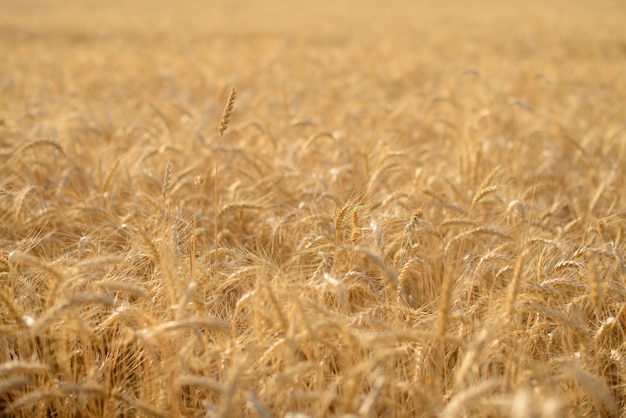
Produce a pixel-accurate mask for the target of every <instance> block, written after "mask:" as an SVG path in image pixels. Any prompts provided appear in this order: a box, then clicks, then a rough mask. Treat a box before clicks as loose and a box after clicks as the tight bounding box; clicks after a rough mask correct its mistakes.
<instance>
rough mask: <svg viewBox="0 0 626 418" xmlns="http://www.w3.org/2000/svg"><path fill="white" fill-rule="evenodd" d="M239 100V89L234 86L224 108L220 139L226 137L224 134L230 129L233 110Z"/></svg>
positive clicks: (219, 130)
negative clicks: (237, 99) (236, 100)
mask: <svg viewBox="0 0 626 418" xmlns="http://www.w3.org/2000/svg"><path fill="white" fill-rule="evenodd" d="M236 98H237V89H236V88H235V86H232V87H231V89H230V93H229V94H228V100H227V102H226V107H225V108H224V113H222V119H221V120H220V127H219V129H218V132H219V134H220V138H221V137H222V136H224V132H226V130H227V129H228V125H229V124H230V117H231V116H232V114H233V108H234V107H235V99H236Z"/></svg>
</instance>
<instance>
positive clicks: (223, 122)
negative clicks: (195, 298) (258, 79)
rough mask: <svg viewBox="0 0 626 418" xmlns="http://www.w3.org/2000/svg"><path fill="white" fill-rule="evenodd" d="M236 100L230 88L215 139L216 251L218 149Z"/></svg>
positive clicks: (217, 229) (214, 204) (214, 215)
mask: <svg viewBox="0 0 626 418" xmlns="http://www.w3.org/2000/svg"><path fill="white" fill-rule="evenodd" d="M236 98H237V89H236V88H235V86H232V87H231V89H230V93H229V94H228V100H227V101H226V107H225V108H224V113H222V119H221V120H220V126H219V128H218V130H217V131H218V133H219V136H218V139H217V154H216V157H215V177H214V184H213V188H214V190H213V192H214V196H213V199H214V200H213V222H214V223H215V228H214V229H215V237H214V238H215V248H216V249H217V247H218V243H217V238H218V237H217V235H218V233H219V225H218V220H217V217H218V211H217V208H218V202H217V197H218V193H217V188H218V185H219V184H218V177H217V172H218V170H219V165H220V149H221V146H222V137H223V136H224V132H226V130H227V129H228V125H229V124H230V117H231V116H232V114H233V108H234V107H235V99H236ZM215 266H216V267H217V251H216V252H215Z"/></svg>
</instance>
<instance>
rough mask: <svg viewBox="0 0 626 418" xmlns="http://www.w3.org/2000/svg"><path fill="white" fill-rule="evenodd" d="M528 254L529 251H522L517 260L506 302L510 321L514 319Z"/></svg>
mask: <svg viewBox="0 0 626 418" xmlns="http://www.w3.org/2000/svg"><path fill="white" fill-rule="evenodd" d="M528 254H529V251H528V250H527V249H526V250H524V251H522V253H521V254H520V255H519V257H518V258H517V263H515V270H514V271H513V280H512V281H511V283H510V284H509V289H508V292H507V295H506V301H505V310H506V313H507V317H508V318H509V319H511V318H513V314H514V313H515V299H516V298H517V294H518V293H519V290H520V287H521V283H522V276H523V270H524V264H525V263H526V258H527V257H528Z"/></svg>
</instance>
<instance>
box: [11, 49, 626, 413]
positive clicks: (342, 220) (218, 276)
mask: <svg viewBox="0 0 626 418" xmlns="http://www.w3.org/2000/svg"><path fill="white" fill-rule="evenodd" d="M35 40H36V39H35ZM245 41H246V42H248V40H247V39H246V40H245ZM250 42H252V41H250ZM233 43H234V42H233ZM229 45H230V44H229ZM255 45H256V44H255ZM88 46H89V45H88ZM213 46H215V45H213ZM218 46H219V45H218ZM258 46H260V47H263V48H266V49H265V50H264V51H265V52H267V55H271V54H272V53H274V54H275V51H276V50H278V49H279V47H281V46H284V44H283V43H279V44H278V46H277V45H275V44H272V43H271V42H266V43H260V44H259V45H258ZM296 46H298V45H296ZM323 46H324V48H325V50H324V51H323V52H324V53H323V54H320V56H321V57H322V58H319V59H325V57H327V56H331V57H332V58H333V60H334V61H333V62H332V63H333V64H334V66H330V65H326V64H328V63H327V62H323V63H322V64H324V65H326V67H327V68H329V69H332V70H333V71H336V72H337V73H339V74H348V73H350V74H352V75H353V76H354V78H350V77H328V79H327V80H325V82H324V84H322V85H313V84H312V86H313V87H311V86H309V87H306V86H304V87H303V85H302V84H304V82H298V81H293V82H292V83H287V82H286V83H285V84H284V85H283V86H282V87H280V88H277V87H276V88H269V87H268V86H277V85H279V84H280V83H279V82H277V81H276V80H274V79H271V78H269V79H268V78H264V77H269V76H268V75H266V74H265V73H263V72H262V71H260V70H259V66H258V65H257V66H256V67H255V66H254V65H255V64H254V62H252V61H251V62H243V63H241V62H235V64H237V65H234V64H233V67H237V68H239V69H241V72H242V75H241V78H242V82H241V85H242V86H241V87H240V89H239V97H238V98H237V101H236V102H235V99H234V95H232V103H231V100H229V99H228V90H227V87H225V88H224V91H222V92H218V93H216V94H215V95H216V96H217V97H219V100H216V102H218V103H219V106H217V105H216V106H215V109H213V108H211V106H205V105H204V103H200V102H198V101H197V99H196V98H195V97H194V96H193V95H192V94H191V93H190V94H188V95H187V96H185V95H182V94H181V96H174V97H173V98H170V97H166V98H160V100H161V101H158V100H155V101H151V100H150V98H151V94H155V93H154V91H161V90H162V89H164V88H167V87H168V86H169V85H170V84H168V83H172V85H175V86H176V87H177V88H178V86H179V85H182V86H183V89H184V90H185V89H186V91H187V90H188V91H194V92H195V91H200V92H201V94H205V95H207V96H208V95H209V94H210V91H209V89H210V87H204V90H202V89H201V88H200V87H199V86H200V85H202V82H204V81H205V79H204V78H202V77H200V76H198V75H197V74H195V73H193V72H189V73H184V68H182V67H185V68H186V67H189V68H191V67H192V66H186V65H184V64H186V63H189V62H193V60H194V59H195V58H196V56H197V55H201V54H202V52H201V50H202V49H206V48H204V46H202V48H197V50H192V51H191V52H190V53H189V56H188V57H183V59H181V62H182V63H183V64H181V68H175V69H176V71H174V73H175V74H184V75H185V76H188V77H187V78H186V79H187V80H192V81H188V83H189V84H188V85H185V84H184V83H182V82H180V81H179V80H178V79H176V77H175V76H172V77H171V78H167V77H164V76H162V75H161V74H153V73H151V72H150V71H149V68H144V69H145V74H142V75H145V80H146V81H145V83H146V84H147V85H148V86H149V87H150V88H148V89H147V90H149V93H150V94H148V93H146V92H143V91H142V90H140V89H139V88H137V90H138V91H139V93H142V92H143V97H141V98H139V99H133V97H130V95H126V96H124V95H122V93H120V92H125V91H128V90H131V91H135V90H132V88H133V84H132V83H131V82H129V83H128V85H122V87H119V85H118V84H116V83H118V82H119V83H120V84H123V82H124V80H122V81H119V80H118V79H117V78H116V77H124V75H125V74H127V73H128V74H127V75H126V76H127V77H128V78H129V79H134V78H135V77H134V76H135V75H136V73H137V72H140V70H137V69H136V68H140V69H141V68H142V67H140V66H139V65H140V64H137V62H135V61H129V63H128V64H127V66H126V67H124V69H125V70H124V71H121V72H120V73H119V74H115V75H111V74H108V73H103V74H101V75H99V76H98V77H102V79H104V80H106V81H107V83H105V82H102V81H99V78H98V77H96V76H93V77H94V80H95V81H94V82H93V83H92V84H89V83H87V84H86V85H80V84H79V87H81V88H76V90H81V91H82V88H83V87H84V90H85V91H88V92H89V88H91V89H92V90H91V91H90V92H89V93H88V94H92V95H94V96H95V97H97V98H99V99H101V100H103V101H104V99H102V98H103V97H104V98H106V99H108V100H111V101H112V102H113V103H115V104H117V105H119V106H120V107H121V106H124V105H125V103H127V104H126V106H127V107H125V108H123V109H122V110H123V112H122V111H118V112H117V113H116V111H115V110H113V111H112V113H111V114H110V115H107V114H106V112H104V111H103V110H102V109H100V107H99V106H100V104H99V103H98V102H97V100H95V99H93V98H92V97H90V96H88V95H87V97H82V98H81V97H79V98H78V99H76V100H77V101H78V104H77V105H76V108H75V109H74V108H71V106H73V102H72V100H74V99H72V98H69V99H68V100H67V102H68V103H69V105H66V104H65V103H64V102H63V100H60V99H57V100H58V103H57V102H53V103H52V104H51V105H48V106H46V100H48V99H49V100H51V101H54V98H56V97H57V96H61V97H62V98H65V97H66V96H64V94H66V93H64V92H63V88H62V86H63V83H68V85H69V87H73V85H72V84H71V83H70V82H69V81H67V80H65V79H64V78H62V77H60V74H57V77H59V78H55V77H54V76H51V79H50V80H45V81H42V80H40V79H41V78H42V77H41V76H39V78H40V79H36V80H35V81H30V82H31V83H32V84H36V85H37V86H38V87H37V88H34V87H32V88H33V89H34V90H36V92H40V94H41V95H42V97H43V99H41V100H40V102H39V103H38V102H37V101H36V100H34V99H28V100H27V103H26V105H25V106H23V103H22V101H21V99H20V98H21V95H22V93H24V91H26V92H27V90H28V89H27V88H28V87H29V86H30V85H29V84H28V83H25V84H26V86H25V87H24V91H22V90H20V89H19V88H17V87H16V88H15V90H11V85H10V84H11V83H7V84H6V85H3V88H5V91H6V95H4V96H3V97H10V98H12V101H11V103H6V109H8V110H7V111H4V112H3V113H2V118H3V122H2V124H0V129H1V135H2V137H1V144H0V147H1V148H0V170H1V172H0V181H1V184H0V228H1V230H0V247H1V253H0V411H1V412H0V414H3V415H6V416H51V415H58V416H233V417H234V416H287V415H289V414H292V416H293V415H296V414H303V415H306V416H313V417H314V416H342V415H350V416H362V417H368V416H385V415H386V416H394V415H395V416H448V417H456V416H464V415H465V416H517V417H533V416H546V417H552V416H578V415H587V416H592V415H600V416H620V415H621V416H623V415H624V413H623V410H624V407H625V405H626V394H625V392H624V388H625V385H626V381H625V378H624V376H626V374H625V373H626V370H625V368H626V364H625V361H626V360H625V359H626V345H625V343H624V340H625V338H624V332H625V324H626V312H625V306H626V305H625V304H624V300H625V297H626V288H625V280H626V278H625V262H624V254H625V253H626V243H625V240H624V233H625V231H624V225H625V224H626V206H625V204H624V200H623V197H622V195H621V192H622V191H623V190H624V188H625V187H626V184H625V179H626V176H625V174H624V168H623V167H624V161H626V147H625V145H624V144H625V143H626V142H625V141H626V138H625V136H624V127H623V121H620V120H619V118H618V116H619V113H618V112H616V111H615V109H616V108H617V106H616V103H618V98H619V94H618V91H619V89H618V88H616V89H611V90H610V91H609V90H602V89H600V87H601V86H600V84H597V83H595V82H594V81H593V80H591V79H588V78H584V77H583V79H584V80H585V82H586V83H588V84H584V83H583V84H580V83H579V82H576V83H579V84H576V83H575V82H571V83H567V82H564V81H563V80H562V78H563V76H561V79H559V74H561V73H562V72H564V69H563V68H561V67H559V66H558V65H557V64H558V63H554V62H553V61H549V62H550V65H552V66H553V67H552V68H548V69H547V70H546V71H547V74H544V73H542V72H540V71H539V70H538V69H537V68H538V66H537V68H535V67H533V66H532V65H531V64H526V65H527V66H528V67H527V68H525V69H524V68H522V69H520V70H519V71H520V73H519V74H518V73H515V72H513V71H508V72H505V73H504V75H502V76H501V79H500V80H498V79H495V78H493V79H492V78H490V77H488V76H483V75H482V74H481V73H480V72H479V71H477V70H471V69H470V70H465V68H463V70H462V71H459V72H451V70H449V68H448V67H446V66H445V65H444V64H443V63H442V62H440V61H437V60H436V59H433V57H430V56H429V57H427V61H428V62H429V65H431V66H433V68H434V69H433V70H423V71H425V72H422V73H419V75H420V80H424V81H423V82H422V83H423V86H420V88H419V89H416V88H415V86H414V85H413V84H411V82H410V80H411V77H412V76H414V72H416V71H419V69H417V70H416V69H415V68H413V67H412V66H411V65H410V62H411V59H412V56H411V57H409V58H410V59H409V58H407V57H406V56H403V55H401V54H400V52H399V51H396V50H391V51H388V50H387V49H385V48H381V50H380V51H374V52H372V53H370V54H368V53H367V52H364V51H358V50H356V49H355V50H352V52H350V51H347V50H345V49H342V48H339V47H336V49H332V47H331V46H329V45H326V44H324V45H323ZM75 47H76V48H81V44H80V42H77V45H75ZM150 47H151V48H154V49H155V50H156V49H157V46H155V45H150ZM229 48H231V49H234V51H235V52H231V55H232V56H235V55H241V56H245V55H246V54H244V53H241V52H242V49H237V48H238V47H237V45H235V46H229ZM519 48H520V50H522V49H523V45H522V46H519ZM85 49H87V48H85ZM572 49H573V50H574V52H576V51H577V50H576V49H575V48H573V47H572ZM244 51H245V50H244ZM354 51H356V52H354ZM38 52H42V51H38ZM131 52H132V51H131ZM218 52H219V54H218V55H220V59H223V60H225V61H226V62H228V61H227V59H228V57H229V56H230V55H229V51H222V50H218ZM104 53H106V49H104ZM115 53H118V51H115ZM119 53H120V54H122V55H123V54H124V49H121V52H119ZM168 53H169V51H168ZM520 53H521V52H520ZM16 54H19V51H16ZM83 54H85V55H81V56H82V57H83V59H87V58H84V57H86V56H87V55H86V54H87V53H86V52H85V51H83ZM281 54H284V55H285V56H287V57H289V59H290V60H291V61H290V62H292V63H299V62H302V61H304V60H305V59H309V60H310V61H312V59H311V58H310V57H308V58H307V57H303V56H302V55H304V54H303V53H300V54H302V55H298V54H299V52H294V51H292V50H289V49H288V48H285V49H281ZM379 54H382V56H383V58H384V59H382V60H380V58H379V56H378V55H379ZM384 54H388V55H387V56H385V55H384ZM61 55H63V54H62V53H61ZM128 55H132V54H130V53H128ZM395 55H400V57H399V58H396V57H395ZM450 55H453V54H452V53H450ZM587 55H591V56H593V54H592V53H591V52H590V51H588V50H585V49H584V48H583V49H582V50H581V52H580V57H581V59H583V58H585V57H586V56H587ZM41 56H43V55H41ZM43 57H44V58H45V56H43ZM63 57H64V58H67V65H68V66H69V68H70V69H72V71H73V73H76V74H79V73H81V72H83V71H86V70H85V69H84V66H83V64H82V63H80V62H78V63H75V62H72V56H71V55H70V54H66V55H63ZM167 58H169V57H167ZM402 58H404V60H402ZM42 59H43V58H42ZM284 59H287V58H284ZM316 59H317V58H316ZM163 60H164V61H166V59H165V58H163ZM459 60H461V59H460V58H459ZM23 61H24V62H26V63H29V62H30V61H28V60H27V59H26V58H23ZM95 61H96V63H97V60H95ZM120 61H121V60H120ZM218 62H220V61H218ZM355 62H356V63H359V67H362V68H364V69H365V70H363V71H362V72H354V71H353V67H354V66H355V65H354V63H355ZM380 62H393V63H394V64H397V67H394V68H393V70H394V71H398V73H393V74H392V73H391V71H388V70H389V69H388V68H386V67H385V65H384V64H380ZM585 62H586V61H585ZM398 63H399V64H398ZM583 64H584V62H583ZM15 65H19V62H17V63H16V64H15ZM216 65H217V64H216ZM222 65H224V66H227V65H226V64H222ZM460 65H461V64H459V66H460ZM293 66H294V68H295V70H289V65H287V64H285V65H284V67H281V65H280V63H274V67H272V68H273V69H274V70H275V71H276V74H277V76H276V77H278V78H281V79H284V80H298V77H302V80H315V77H314V75H316V74H317V71H318V67H314V69H313V70H307V69H306V68H307V67H298V66H297V65H296V64H293ZM35 67H36V66H33V68H35ZM75 67H77V68H78V69H76V68H75ZM146 67H148V65H147V64H146ZM370 68H371V69H372V70H371V72H368V71H367V70H368V69H370ZM516 68H517V67H516ZM577 68H583V69H584V68H585V67H584V65H582V66H579V67H577ZM29 69H31V68H30V67H28V66H27V68H25V69H24V74H25V75H24V78H25V79H27V80H30V79H29V78H28V77H32V78H33V79H35V75H30V76H29V73H28V71H29ZM31 70H32V69H31ZM189 71H191V70H189ZM207 71H208V70H207ZM307 71H310V73H309V72H307ZM327 71H330V70H327ZM403 71H404V72H403ZM428 71H431V72H428ZM578 71H582V70H578ZM605 71H607V74H609V75H610V73H611V70H610V68H609V66H606V67H605ZM437 72H442V73H444V74H445V75H446V77H447V78H445V79H442V78H438V77H437V75H436V74H435V73H437ZM155 73H156V72H155ZM311 73H313V75H312V74H311ZM494 73H495V72H494ZM381 74H387V76H386V77H381ZM551 74H552V75H551ZM492 75H493V74H492ZM517 76H519V77H518V78H516V77H517ZM194 77H196V78H197V79H198V80H200V81H197V83H198V85H196V84H193V83H194V82H196V81H194V80H196V78H194ZM379 77H381V78H382V80H381V78H379ZM180 78H183V77H180ZM258 78H260V79H261V80H260V81H256V82H255V80H257V79H258ZM172 79H173V81H172ZM502 79H506V80H505V81H503V80H502ZM79 80H80V79H79ZM134 82H135V81H133V83H134ZM19 83H20V80H19V77H15V81H14V84H15V85H16V86H18V87H19V86H20V84H19ZM38 83H40V84H41V85H40V86H39V84H38ZM48 83H49V84H48ZM76 83H78V81H77V82H76ZM98 83H101V84H104V85H106V86H108V84H109V83H110V84H112V85H114V86H117V87H116V88H111V91H112V93H111V96H106V95H105V94H104V93H103V92H102V90H100V89H103V87H100V89H99V87H98V85H99V84H98ZM176 83H180V84H176ZM298 83H301V84H298ZM311 83H312V81H311ZM507 83H510V85H509V84H507ZM265 84H267V85H265ZM223 85H224V86H228V84H227V83H223ZM155 86H157V87H155ZM213 87H214V86H213ZM318 87H319V88H318ZM211 88H212V87H211ZM173 90H175V89H173ZM215 90H219V89H218V88H217V87H215ZM312 90H316V91H315V94H313V93H311V91H312ZM277 91H279V92H278V93H277ZM598 92H601V94H600V93H598ZM139 93H138V94H139ZM45 94H48V95H49V96H46V95H45ZM116 94H117V95H120V96H116ZM199 94H200V93H199ZM280 94H283V95H284V98H282V99H281V100H282V101H281V100H278V99H276V98H275V96H279V95H280ZM120 97H121V98H120ZM583 98H584V100H583ZM3 100H4V99H3ZM142 100H143V101H145V102H147V103H148V104H146V103H144V102H142ZM15 103H18V104H15ZM224 103H231V105H230V106H228V105H227V106H226V110H227V111H226V112H224V115H226V114H228V115H229V118H228V119H227V118H226V117H225V116H224V117H223V119H222V123H221V124H219V123H217V125H221V126H220V127H219V128H218V136H219V138H218V137H214V136H212V135H208V134H207V132H209V131H211V132H215V127H214V125H216V123H214V121H213V124H212V125H211V130H209V129H208V128H207V129H204V128H206V126H207V125H209V123H208V122H207V123H206V124H204V125H203V124H202V123H201V122H198V121H201V120H202V117H200V116H198V115H203V114H205V113H206V112H207V108H209V109H210V110H214V111H215V112H214V113H215V114H216V115H218V116H219V114H220V113H221V112H220V111H221V108H219V107H221V106H222V105H223V104H224ZM572 103H574V104H572ZM581 103H582V104H581ZM577 104H581V106H577ZM583 104H584V106H583ZM57 105H58V106H59V107H60V108H62V109H63V110H64V112H66V113H64V114H62V115H59V116H58V117H57V115H55V114H54V112H53V110H51V107H54V106H57ZM64 106H67V107H64ZM90 106H91V107H90ZM289 106H291V108H289ZM229 108H230V110H229ZM38 109H39V110H38ZM98 112H101V113H100V114H99V113H98ZM73 113H74V114H77V115H78V117H76V119H77V121H75V122H72V123H74V124H75V125H71V124H70V122H71V121H70V122H68V120H70V119H71V118H72V117H74V116H72V114H73ZM126 113H127V114H128V115H126ZM231 113H232V119H231V118H230V116H231ZM102 114H104V115H105V116H101V115H102ZM207 119H209V118H207ZM211 120H213V119H211ZM226 120H228V124H227V123H226ZM355 121H356V122H355ZM194 123H197V125H194ZM67 125H71V126H69V127H68V128H67V129H65V127H67ZM51 126H52V128H51ZM53 128H54V129H53ZM57 128H58V131H59V132H60V133H59V134H55V129H57ZM70 128H71V129H70ZM64 129H65V130H64ZM196 129H197V132H196ZM64 134H67V136H68V137H70V139H68V138H66V137H65V136H64ZM205 135H206V137H204V136H205ZM190 144H192V145H190ZM218 154H221V155H220V157H219V158H218ZM218 161H219V163H218Z"/></svg>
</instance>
